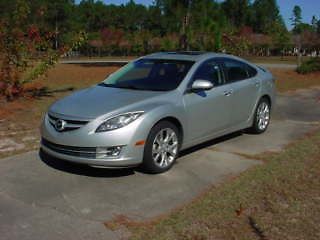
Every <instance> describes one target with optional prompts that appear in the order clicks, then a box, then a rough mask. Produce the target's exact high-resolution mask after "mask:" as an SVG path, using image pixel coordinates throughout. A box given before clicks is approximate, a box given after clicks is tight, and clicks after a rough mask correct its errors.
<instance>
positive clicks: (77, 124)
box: [48, 114, 89, 132]
mask: <svg viewBox="0 0 320 240" xmlns="http://www.w3.org/2000/svg"><path fill="white" fill-rule="evenodd" d="M48 117H49V122H50V124H51V125H52V126H53V127H54V128H55V129H56V130H57V128H56V121H57V120H63V121H65V122H66V126H65V127H64V129H63V130H59V132H66V131H71V130H76V129H79V128H81V127H82V126H84V125H86V124H87V123H88V122H89V121H80V120H70V119H62V118H57V117H55V116H52V115H51V114H48Z"/></svg>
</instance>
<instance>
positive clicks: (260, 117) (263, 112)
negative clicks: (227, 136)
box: [249, 98, 271, 134]
mask: <svg viewBox="0 0 320 240" xmlns="http://www.w3.org/2000/svg"><path fill="white" fill-rule="evenodd" d="M270 107H271V106H270V102H269V100H268V99H267V98H261V99H260V101H259V103H258V105H257V108H256V111H255V113H254V119H253V124H252V126H251V128H250V129H249V131H250V132H251V133H254V134H261V133H263V132H265V131H266V130H267V128H268V126H269V123H270V113H271V111H270V110H271V108H270Z"/></svg>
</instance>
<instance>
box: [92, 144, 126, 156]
mask: <svg viewBox="0 0 320 240" xmlns="http://www.w3.org/2000/svg"><path fill="white" fill-rule="evenodd" d="M121 150H122V147H121V146H115V147H97V148H96V158H105V157H117V156H119V154H120V152H121Z"/></svg>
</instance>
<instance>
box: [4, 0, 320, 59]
mask: <svg viewBox="0 0 320 240" xmlns="http://www.w3.org/2000/svg"><path fill="white" fill-rule="evenodd" d="M17 1H21V0H11V1H7V0H0V9H2V10H1V12H0V16H1V19H5V18H10V17H12V16H10V15H12V13H13V12H14V11H16V8H17ZM24 2H25V3H26V4H28V6H29V9H30V14H29V15H28V17H27V19H26V23H25V26H28V25H35V26H37V27H38V28H39V29H40V30H41V32H42V33H46V34H48V33H50V34H51V41H52V45H53V48H56V49H58V48H61V47H63V46H64V45H68V44H70V42H71V41H73V38H74V34H75V33H78V32H80V31H83V32H85V33H86V37H87V43H86V44H84V45H83V46H82V48H81V51H82V53H84V54H89V55H90V54H100V55H104V54H109V55H111V54H115V55H137V54H138V55H139V54H144V53H148V52H152V51H160V50H167V51H170V50H177V49H187V50H207V51H226V52H230V53H234V54H246V53H251V54H266V51H273V52H272V53H274V54H280V53H283V52H284V51H285V50H286V49H287V50H288V49H292V48H293V47H295V46H297V45H303V46H304V47H306V48H310V49H312V48H316V47H319V45H320V44H319V42H318V40H317V38H319V33H320V21H319V19H317V17H316V16H314V18H313V20H312V23H310V24H309V23H303V22H302V10H301V8H300V7H299V6H295V8H294V9H293V16H292V19H291V21H292V24H293V30H292V31H288V29H287V28H286V25H285V23H284V20H283V18H282V16H281V14H280V11H279V7H278V5H277V1H276V0H255V1H250V0H225V1H219V2H218V1H214V0H155V1H154V2H153V4H151V5H150V6H145V5H142V4H136V3H135V2H134V1H133V0H130V1H128V2H127V3H126V4H122V5H113V4H105V3H104V2H102V1H95V0H82V1H80V2H78V3H76V2H75V1H74V0H55V1H50V0H24ZM296 35H299V36H300V38H298V39H296V38H295V36H296ZM268 54H269V53H268Z"/></svg>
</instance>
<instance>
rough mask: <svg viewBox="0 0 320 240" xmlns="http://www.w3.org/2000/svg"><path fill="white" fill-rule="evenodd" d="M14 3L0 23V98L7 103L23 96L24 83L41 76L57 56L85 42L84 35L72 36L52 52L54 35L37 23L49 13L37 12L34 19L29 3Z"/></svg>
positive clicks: (54, 41)
mask: <svg viewBox="0 0 320 240" xmlns="http://www.w3.org/2000/svg"><path fill="white" fill-rule="evenodd" d="M14 2H15V5H14V10H13V12H12V14H11V15H10V14H5V15H3V16H2V19H1V20H0V29H1V32H0V57H1V61H0V95H2V96H5V97H6V98H7V99H8V100H12V99H14V98H15V97H19V96H21V95H23V93H24V92H23V91H24V88H23V85H24V84H25V83H27V82H31V81H33V80H35V79H37V78H38V77H40V76H42V75H44V74H45V73H46V71H47V70H48V69H49V68H50V67H51V66H53V65H54V64H55V63H56V62H57V61H58V59H59V57H60V55H61V54H65V53H67V52H68V51H70V50H72V49H76V48H79V46H81V44H82V43H83V42H84V41H85V40H86V35H85V34H84V33H80V34H78V35H76V34H74V35H73V36H69V41H70V42H69V44H67V43H66V42H64V44H63V45H62V43H61V44H59V49H56V48H57V46H58V45H57V44H54V43H57V35H58V33H57V32H54V33H53V32H51V31H49V30H48V28H47V26H45V27H43V24H41V22H42V21H41V19H42V20H43V21H45V19H46V18H47V17H48V16H50V14H49V13H47V12H46V11H45V10H42V9H41V10H40V14H39V15H38V16H35V15H33V11H34V9H33V8H34V6H31V5H30V4H29V1H26V0H16V1H14ZM60 2H61V3H62V2H64V1H57V2H56V4H58V3H60ZM0 5H1V2H0ZM57 6H58V5H57ZM10 7H11V5H10ZM57 9H58V8H57ZM57 9H56V10H57ZM38 10H39V9H38ZM38 10H37V11H38ZM57 11H58V10H57ZM56 14H58V12H56ZM59 14H60V13H59ZM59 16H60V15H59ZM60 17H62V15H61V16H60ZM32 18H35V19H37V21H38V23H39V24H36V23H33V22H30V21H31V20H30V19H32ZM64 36H66V35H64ZM35 58H36V59H37V60H34V59H35Z"/></svg>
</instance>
